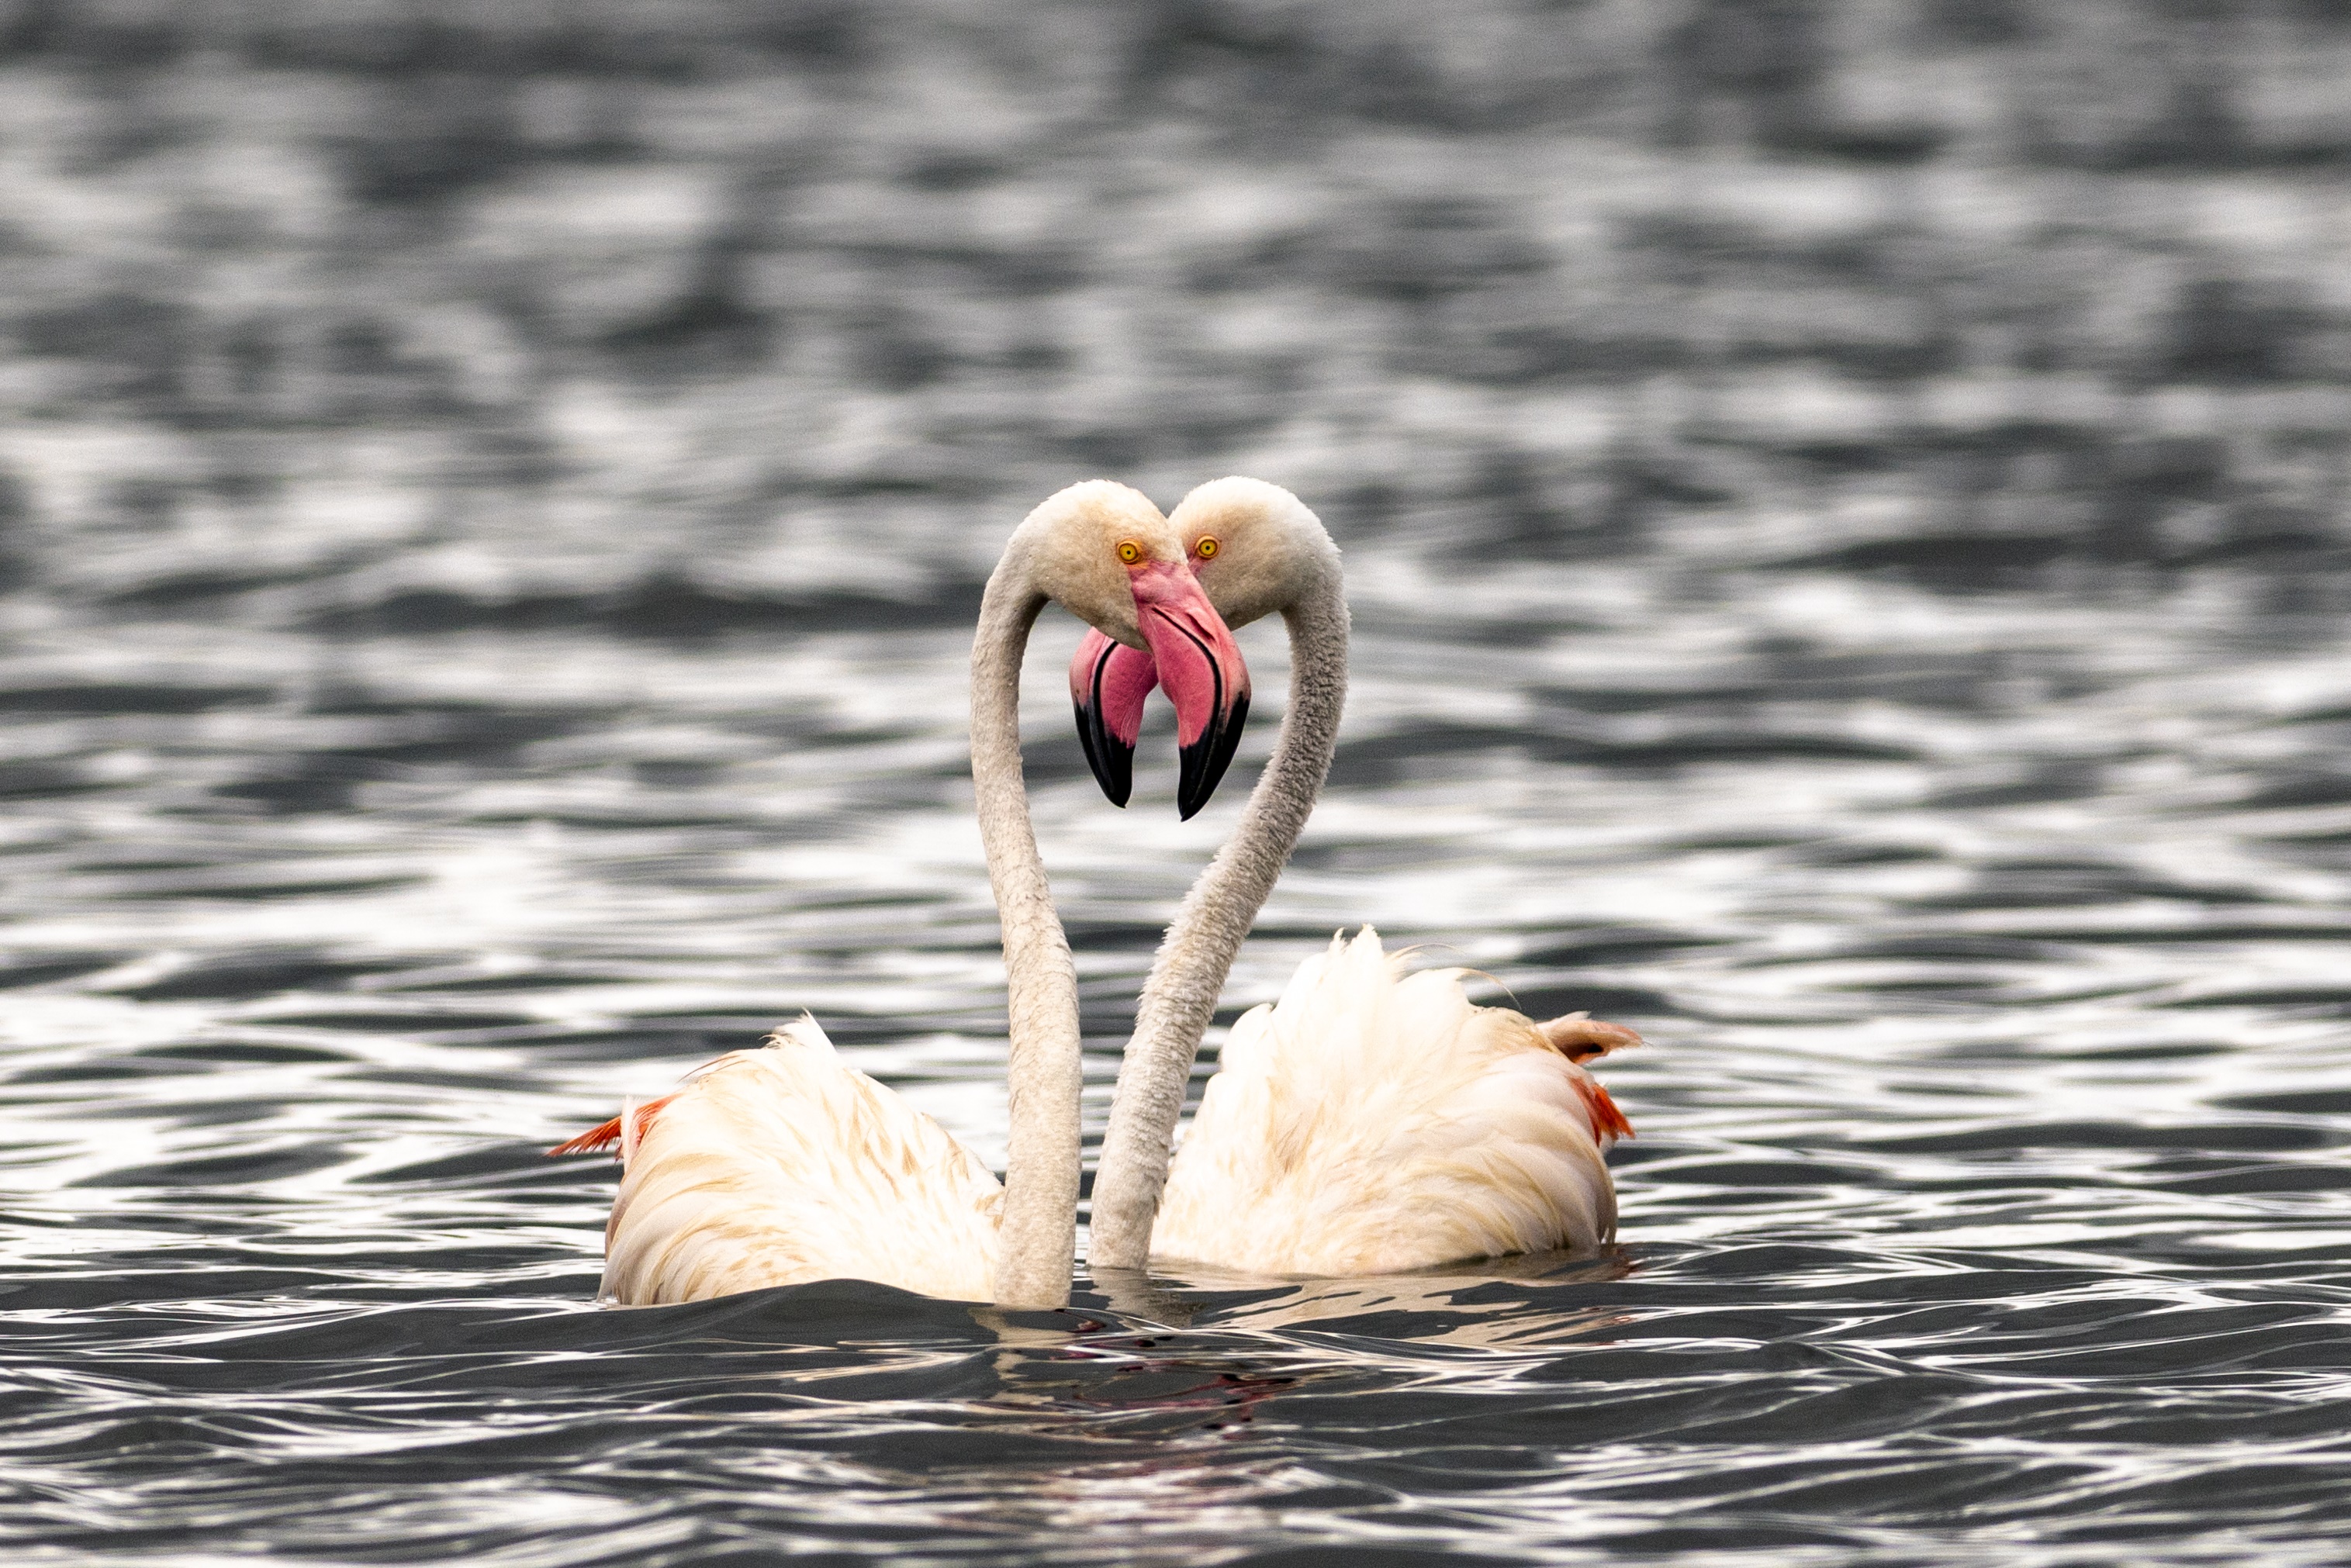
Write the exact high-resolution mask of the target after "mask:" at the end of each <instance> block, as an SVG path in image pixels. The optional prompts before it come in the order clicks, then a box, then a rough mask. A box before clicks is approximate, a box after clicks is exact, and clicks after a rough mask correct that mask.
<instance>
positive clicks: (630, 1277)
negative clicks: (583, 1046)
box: [573, 1019, 1004, 1305]
mask: <svg viewBox="0 0 2351 1568" xmlns="http://www.w3.org/2000/svg"><path fill="white" fill-rule="evenodd" d="M634 1114H635V1117H636V1126H635V1136H634V1138H633V1139H632V1140H631V1142H632V1145H633V1146H632V1147H630V1148H629V1149H628V1150H627V1151H626V1154H627V1158H626V1163H625V1167H624V1169H623V1173H622V1178H621V1191H620V1197H619V1198H618V1199H617V1201H615V1202H614V1204H613V1206H612V1218H611V1222H610V1223H609V1224H608V1225H607V1226H606V1227H605V1232H604V1238H605V1242H604V1256H605V1262H604V1282H603V1291H602V1294H603V1295H604V1296H605V1297H606V1298H607V1299H608V1300H611V1301H619V1302H621V1303H622V1304H624V1305H642V1304H648V1303H653V1302H661V1301H702V1300H705V1299H707V1298H710V1297H713V1296H723V1295H731V1294H733V1293H735V1292H736V1291H756V1290H760V1289H763V1288H765V1287H767V1286H770V1285H787V1284H799V1283H805V1282H808V1281H815V1280H832V1279H857V1280H873V1281H879V1282H881V1283H883V1284H886V1285H895V1286H898V1287H899V1288H901V1289H903V1290H908V1291H920V1292H921V1293H923V1294H925V1295H931V1296H942V1297H948V1298H953V1299H957V1300H963V1301H988V1300H991V1299H993V1297H994V1294H995V1274H996V1247H997V1223H998V1210H999V1209H1000V1207H1001V1206H1002V1203H1003V1197H1004V1194H1003V1188H1002V1187H1001V1186H999V1185H998V1182H997V1180H996V1178H995V1176H992V1175H990V1174H989V1172H988V1170H987V1166H984V1165H982V1164H981V1163H980V1162H979V1161H978V1160H977V1158H976V1157H974V1156H973V1155H971V1154H970V1152H969V1151H967V1150H966V1149H965V1148H964V1147H963V1145H960V1144H958V1143H956V1140H955V1139H954V1138H953V1137H952V1136H950V1135H949V1134H947V1132H946V1129H944V1128H942V1127H941V1126H940V1125H939V1124H937V1123H936V1122H935V1121H933V1120H932V1119H931V1118H930V1117H928V1116H926V1115H924V1114H923V1113H921V1112H919V1111H916V1110H914V1108H913V1107H911V1106H909V1105H907V1104H906V1103H905V1102H904V1101H903V1100H901V1099H899V1098H898V1097H897V1096H896V1095H894V1094H893V1093H891V1092H890V1091H888V1090H887V1089H885V1088H883V1086H882V1085H881V1084H879V1083H876V1082H874V1081H873V1080H872V1079H871V1078H868V1077H867V1076H866V1075H865V1074H864V1073H862V1072H860V1071H856V1070H855V1069H854V1068H852V1067H850V1066H848V1065H847V1064H845V1063H844V1062H842V1061H841V1059H840V1057H839V1056H838V1055H837V1054H836V1053H835V1052H834V1051H833V1048H832V1042H831V1040H827V1039H826V1038H825V1035H824V1031H823V1030H821V1029H820V1028H818V1027H817V1024H816V1022H815V1020H814V1019H799V1021H797V1022H795V1023H793V1024H791V1025H789V1026H788V1027H787V1028H785V1029H784V1030H779V1031H778V1033H777V1034H776V1035H775V1037H774V1038H773V1039H772V1040H770V1041H769V1042H768V1044H767V1045H766V1046H765V1047H763V1048H760V1049H758V1050H754V1051H735V1052H732V1053H731V1054H729V1055H726V1056H724V1057H721V1058H719V1059H718V1061H716V1062H713V1063H711V1064H710V1065H709V1066H708V1067H706V1068H705V1069H703V1070H702V1071H701V1072H700V1073H699V1074H698V1075H697V1076H696V1077H695V1079H694V1081H693V1082H690V1083H689V1084H687V1085H686V1086H685V1087H684V1088H683V1089H681V1090H679V1091H678V1092H676V1093H674V1094H673V1095H671V1096H669V1098H668V1099H666V1100H665V1101H659V1102H655V1103H653V1104H651V1105H648V1106H645V1107H643V1109H641V1110H639V1111H637V1112H636V1113H634ZM608 1129H609V1131H610V1133H611V1135H612V1137H613V1138H617V1136H618V1133H619V1124H618V1123H611V1124H607V1125H606V1127H602V1128H598V1129H596V1132H595V1133H591V1134H586V1135H585V1138H583V1139H575V1140H573V1142H574V1143H579V1144H583V1145H584V1144H586V1143H587V1141H588V1140H592V1139H597V1138H598V1136H599V1134H605V1133H606V1132H607V1131H608Z"/></svg>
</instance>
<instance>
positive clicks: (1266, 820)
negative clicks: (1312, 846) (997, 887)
mask: <svg viewBox="0 0 2351 1568" xmlns="http://www.w3.org/2000/svg"><path fill="white" fill-rule="evenodd" d="M1169 521H1170V522H1171V523H1172V524H1173V525H1174V526H1175V528H1177V530H1178V531H1179V532H1180V533H1182V534H1183V535H1184V536H1185V537H1186V548H1187V549H1189V548H1190V547H1191V545H1192V543H1193V536H1195V535H1197V534H1201V533H1206V532H1208V531H1209V530H1210V529H1212V528H1213V529H1215V530H1216V531H1217V533H1219V534H1221V535H1223V536H1225V538H1224V544H1223V548H1222V549H1220V551H1219V555H1218V562H1219V566H1218V570H1221V569H1222V563H1223V562H1225V561H1226V560H1228V559H1229V560H1231V561H1232V562H1233V564H1235V565H1236V566H1241V565H1244V564H1245V563H1248V562H1249V561H1250V559H1251V558H1255V559H1256V561H1258V562H1259V563H1262V562H1264V561H1265V560H1266V559H1268V558H1269V557H1270V556H1272V555H1274V553H1275V550H1276V548H1277V547H1278V548H1279V562H1278V566H1276V567H1274V568H1272V569H1269V568H1267V567H1266V566H1264V565H1262V564H1259V565H1257V566H1255V567H1254V569H1253V570H1251V572H1250V575H1249V577H1248V578H1247V579H1246V580H1237V581H1235V582H1234V583H1233V584H1232V585H1231V588H1230V589H1229V590H1227V589H1226V588H1223V587H1220V586H1219V585H1218V584H1217V582H1216V581H1214V580H1212V578H1211V574H1210V573H1208V572H1203V573H1202V579H1201V580H1202V582H1203V584H1204V586H1206V587H1207V590H1208V593H1209V597H1210V599H1211V600H1212V601H1216V602H1217V608H1218V610H1219V611H1220V612H1225V613H1226V615H1227V620H1228V622H1229V623H1231V624H1234V625H1239V624H1241V623H1242V622H1244V621H1247V620H1251V619H1255V618H1256V616H1258V615H1262V614H1265V613H1268V612H1270V611H1271V610H1274V609H1279V610H1280V612H1281V616H1282V620H1283V621H1284V622H1286V624H1287V626H1288V628H1289V632H1290V702H1289V706H1288V708H1287V710H1286V711H1285V712H1284V714H1283V716H1282V721H1281V733H1280V737H1279V738H1278V739H1276V741H1275V742H1274V747H1273V756H1272V758H1271V760H1270V761H1269V762H1268V763H1267V765H1266V769H1265V773H1264V775H1263V776H1262V777H1261V778H1259V780H1258V785H1257V788H1256V789H1254V790H1252V791H1251V792H1250V794H1249V804H1248V805H1247V806H1245V807H1244V808H1243V809H1242V811H1241V820H1240V824H1239V826H1238V827H1237V828H1236V829H1235V830H1234V831H1233V835H1232V837H1231V838H1229V839H1228V840H1227V841H1225V845H1224V847H1223V848H1222V849H1221V850H1219V851H1218V852H1217V857H1216V859H1214V860H1213V861H1211V862H1209V863H1208V866H1207V870H1205V871H1203V872H1202V873H1200V875H1199V877H1198V879H1197V880H1196V881H1195V882H1194V883H1192V888H1191V891H1190V892H1189V893H1187V894H1186V895H1185V898H1184V903H1183V905H1182V907H1181V908H1179V909H1178V910H1177V912H1176V915H1175V922H1174V923H1173V924H1172V925H1169V926H1168V928H1167V935H1166V936H1165V939H1164V940H1163V941H1162V942H1161V943H1160V946H1159V954H1158V956H1157V957H1156V958H1155V959H1154V960H1153V963H1152V967H1151V977H1150V978H1149V980H1148V981H1146V982H1145V983H1144V988H1143V996H1142V998H1141V1000H1140V1001H1139V1003H1138V1004H1137V1006H1136V1009H1135V1019H1134V1037H1133V1039H1132V1040H1130V1041H1129V1042H1128V1045H1127V1048H1126V1054H1125V1056H1124V1058H1123V1060H1122V1061H1121V1062H1120V1064H1119V1072H1118V1089H1117V1092H1116V1097H1115V1098H1114V1099H1113V1102H1112V1104H1111V1115H1110V1127H1109V1130H1108V1132H1107V1134H1105V1136H1104V1138H1103V1140H1102V1159H1101V1163H1100V1165H1099V1166H1098V1167H1097V1168H1096V1171H1095V1174H1094V1196H1093V1218H1092V1228H1091V1233H1090V1239H1091V1245H1090V1253H1091V1264H1092V1267H1093V1268H1094V1269H1096V1270H1102V1269H1141V1268H1143V1267H1144V1265H1145V1263H1146V1262H1147V1261H1148V1260H1149V1258H1150V1254H1151V1229H1152V1225H1153V1222H1154V1221H1155V1219H1156V1218H1157V1216H1158V1212H1159V1200H1160V1195H1161V1193H1162V1192H1163V1191H1164V1190H1165V1186H1166V1185H1167V1164H1168V1155H1169V1151H1170V1149H1171V1147H1172V1145H1173V1143H1174V1139H1175V1123H1176V1120H1177V1118H1179V1117H1180V1116H1181V1115H1182V1114H1183V1110H1184V1091H1185V1086H1186V1083H1188V1082H1190V1080H1191V1075H1192V1061H1193V1058H1194V1057H1195V1056H1196V1055H1197V1054H1198V1052H1199V1049H1200V1037H1201V1036H1202V1034H1204V1033H1205V1032H1206V1031H1207V1027H1208V1021H1209V1019H1211V1018H1212V1017H1213V1016H1214V1014H1215V1012H1216V1006H1217V995H1218V994H1219V992H1221V991H1222V989H1223V988H1224V983H1225V977H1226V976H1227V975H1228V973H1230V971H1231V969H1232V966H1233V959H1234V957H1235V956H1237V955H1238V953H1239V952H1240V946H1241V943H1242V941H1243V939H1244V938H1246V937H1247V936H1248V935H1249V925H1250V924H1251V922H1253V921H1254V920H1255V919H1256V918H1257V913H1258V911H1259V909H1260V908H1261V907H1263V905H1264V904H1265V901H1266V899H1267V898H1268V897H1269V896H1270V895H1271V894H1272V892H1273V885H1274V883H1275V882H1276V881H1277V880H1278V879H1279V878H1280V875H1281V871H1282V867H1283V866H1284V865H1285V864H1287V863H1288V862H1289V859H1290V851H1291V850H1292V849H1293V848H1295V847H1296V845H1297V843H1298V838H1299V834H1300V833H1301V832H1302V831H1305V827H1306V819H1307V818H1308V816H1309V815H1311V813H1312V811H1313V810H1314V801H1315V799H1316V797H1317V796H1319V795H1320V794H1321V793H1322V782H1323V779H1325V777H1327V776H1328V774H1329V773H1330V770H1331V759H1332V755H1333V753H1334V752H1335V751H1336V750H1337V748H1338V742H1339V718H1340V714H1341V710H1342V709H1343V707H1344V706H1345V704H1346V695H1347V630H1348V617H1347V600H1346V594H1345V591H1344V587H1343V580H1342V577H1341V573H1340V569H1339V552H1338V549H1337V547H1336V546H1335V545H1334V544H1332V541H1331V538H1330V535H1329V534H1328V533H1326V532H1325V531H1324V530H1323V528H1322V524H1321V522H1320V521H1319V520H1317V519H1316V518H1315V517H1314V515H1313V514H1312V513H1311V511H1308V510H1307V508H1306V507H1305V506H1304V505H1303V504H1302V503H1301V502H1300V501H1299V500H1298V499H1297V497H1294V496H1291V495H1290V493H1289V492H1288V491H1286V490H1282V489H1280V488H1278V487H1277V486H1271V485H1267V484H1263V483H1261V482H1259V481H1257V480H1245V479H1220V480H1217V481H1214V482H1213V483H1212V484H1209V485H1204V486H1201V487H1200V488H1199V489H1198V490H1196V491H1194V492H1193V493H1192V495H1190V496H1188V497H1186V498H1185V500H1184V503H1183V504H1182V505H1181V506H1179V507H1176V508H1175V513H1174V514H1173V515H1172V516H1171V517H1170V518H1169ZM1260 531H1262V532H1263V534H1264V535H1266V536H1267V549H1265V550H1263V551H1259V550H1258V549H1249V551H1248V552H1247V553H1246V554H1245V553H1244V551H1243V550H1242V549H1240V548H1238V543H1239V540H1240V539H1241V538H1246V537H1247V536H1248V535H1255V534H1259V532H1260ZM1251 542H1252V543H1254V541H1251ZM1269 570H1274V571H1278V574H1279V577H1280V586H1279V589H1278V591H1276V590H1274V589H1272V588H1270V586H1269V583H1268V575H1269ZM1228 601H1230V603H1229V607H1228ZM1006 930H1007V942H1008V943H1009V940H1010V935H1009V933H1010V927H1009V925H1007V928H1006ZM1064 951H1065V952H1066V949H1064ZM1009 1233H1010V1228H1009V1221H1008V1222H1007V1235H1008V1236H1009Z"/></svg>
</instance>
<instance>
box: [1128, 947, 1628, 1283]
mask: <svg viewBox="0 0 2351 1568" xmlns="http://www.w3.org/2000/svg"><path fill="white" fill-rule="evenodd" d="M1462 973H1463V971H1461V970H1458V969H1430V970H1424V971H1422V972H1420V973H1417V974H1411V975H1406V974H1405V973H1403V971H1402V966H1401V962H1400V960H1399V959H1397V958H1392V957H1390V956H1387V955H1386V954H1385V953H1384V951H1383V950H1382V948H1381V946H1380V939H1379V936H1378V934H1377V933H1376V932H1374V931H1373V930H1372V929H1371V928H1370V927H1369V926H1366V927H1364V930H1363V932H1362V934H1361V935H1359V936H1356V937H1355V938H1354V939H1353V941H1348V940H1346V939H1344V938H1343V937H1334V938H1333V939H1332V944H1331V946H1330V948H1329V950H1328V951H1326V952H1323V953H1320V954H1317V955H1316V956H1313V957H1311V958H1309V959H1308V960H1307V961H1306V962H1305V963H1304V964H1302V965H1301V966H1300V967H1299V969H1298V973H1297V975H1296V976H1295V977H1293V978H1292V979H1291V980H1290V985H1289V987H1288V988H1287V989H1285V990H1284V991H1283V992H1282V995H1281V998H1280V1000H1279V1001H1277V1002H1275V1003H1274V1004H1273V1005H1272V1006H1271V1007H1259V1008H1256V1009H1251V1010H1250V1011H1249V1012H1248V1013H1246V1014H1244V1015H1242V1017H1241V1019H1240V1020H1239V1021H1238V1023H1236V1024H1235V1025H1234V1026H1233V1030H1232V1034H1231V1035H1230V1037H1229V1038H1228V1040H1226V1042H1225V1047H1224V1051H1223V1055H1222V1059H1221V1061H1220V1064H1219V1068H1218V1071H1217V1075H1216V1076H1215V1077H1214V1078H1212V1079H1210V1080H1209V1081H1208V1087H1207V1093H1206V1095H1205V1096H1204V1097H1203V1099H1202V1100H1201V1103H1200V1109H1199V1112H1198V1113H1197V1114H1196V1116H1195V1117H1194V1119H1193V1121H1192V1124H1191V1126H1190V1128H1189V1130H1188V1131H1187V1132H1186V1134H1185V1135H1184V1140H1183V1143H1182V1145H1180V1146H1179V1147H1178V1148H1177V1150H1176V1152H1175V1162H1174V1164H1173V1166H1171V1168H1170V1170H1169V1173H1168V1181H1167V1189H1166V1196H1165V1200H1164V1203H1163V1206H1162V1207H1161V1208H1160V1211H1159V1217H1158V1220H1157V1223H1156V1225H1155V1227H1154V1228H1153V1232H1152V1237H1151V1249H1152V1252H1153V1253H1154V1255H1155V1256H1157V1257H1161V1258H1166V1259H1171V1260H1173V1259H1183V1260H1191V1261H1195V1262H1200V1263H1207V1264H1212V1265H1215V1266H1217V1267H1219V1268H1224V1269H1231V1270H1239V1271H1243V1272H1248V1273H1258V1274H1309V1275H1348V1274H1374V1273H1394V1272H1399V1271H1402V1270H1409V1269H1419V1268H1426V1267H1428V1266H1430V1265H1433V1264H1437V1263H1447V1262H1452V1261H1456V1260H1461V1259H1469V1258H1490V1257H1499V1256H1502V1255H1504V1254H1507V1253H1512V1252H1538V1251H1544V1250H1547V1249H1553V1248H1569V1249H1590V1248H1593V1247H1595V1246H1598V1245H1600V1244H1602V1243H1604V1242H1605V1241H1608V1240H1610V1239H1613V1238H1614V1235H1615V1231H1616V1189H1615V1186H1614V1183H1612V1182H1611V1181H1610V1179H1609V1176H1608V1167H1607V1166H1606V1164H1605V1163H1604V1160H1603V1157H1602V1156H1603V1155H1604V1153H1605V1151H1606V1150H1607V1148H1608V1147H1609V1145H1612V1144H1614V1141H1615V1137H1616V1134H1617V1133H1618V1132H1620V1131H1622V1132H1625V1133H1629V1132H1630V1131H1631V1130H1632V1129H1631V1127H1630V1125H1629V1124H1627V1123H1625V1119H1624V1117H1623V1115H1622V1113H1619V1112H1618V1111H1617V1109H1616V1107H1615V1105H1614V1103H1613V1102H1611V1101H1610V1100H1609V1098H1608V1095H1607V1092H1606V1091H1605V1090H1604V1089H1602V1088H1601V1087H1600V1085H1599V1084H1598V1083H1597V1082H1594V1081H1593V1079H1592V1077H1591V1075H1590V1074H1588V1073H1587V1072H1585V1071H1584V1070H1583V1067H1582V1066H1581V1065H1579V1063H1578V1062H1577V1061H1575V1060H1573V1057H1575V1056H1577V1055H1583V1056H1592V1055H1598V1054H1601V1053H1602V1052H1604V1051H1607V1050H1609V1049H1612V1048H1613V1047H1614V1046H1615V1045H1620V1044H1628V1043H1632V1042H1633V1041H1635V1040H1637V1038H1638V1037H1637V1036H1635V1035H1633V1034H1632V1032H1631V1031H1630V1030H1622V1029H1618V1028H1616V1027H1615V1026H1613V1025H1606V1024H1596V1023H1590V1022H1588V1021H1586V1020H1583V1019H1562V1020H1558V1021H1556V1022H1554V1023H1552V1024H1548V1025H1538V1024H1536V1023H1534V1022H1532V1021H1531V1020H1530V1019H1527V1018H1525V1017H1524V1016H1522V1015H1520V1014H1519V1013H1515V1012H1511V1011H1510V1010H1508V1009H1502V1008H1482V1007H1477V1006H1474V1005H1472V1004H1471V1002H1470V1000H1469V998H1468V995H1467V993H1465V992H1464V991H1463V989H1462V988H1461V975H1462Z"/></svg>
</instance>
